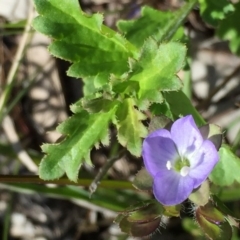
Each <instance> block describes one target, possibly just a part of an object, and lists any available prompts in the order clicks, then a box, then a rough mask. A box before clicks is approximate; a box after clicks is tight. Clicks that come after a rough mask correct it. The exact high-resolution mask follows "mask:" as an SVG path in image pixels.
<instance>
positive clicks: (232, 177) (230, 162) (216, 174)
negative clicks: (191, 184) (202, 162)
mask: <svg viewBox="0 0 240 240" xmlns="http://www.w3.org/2000/svg"><path fill="white" fill-rule="evenodd" d="M219 154H220V160H219V162H218V163H217V165H216V166H215V168H214V169H213V171H212V173H211V174H210V176H209V177H210V180H211V181H212V182H213V183H214V184H216V185H219V186H229V185H231V184H233V183H234V181H237V182H239V183H240V174H239V172H240V159H239V158H238V157H237V156H236V155H235V154H234V153H233V152H232V151H231V149H230V148H229V147H228V146H227V145H223V146H222V147H221V148H220V150H219Z"/></svg>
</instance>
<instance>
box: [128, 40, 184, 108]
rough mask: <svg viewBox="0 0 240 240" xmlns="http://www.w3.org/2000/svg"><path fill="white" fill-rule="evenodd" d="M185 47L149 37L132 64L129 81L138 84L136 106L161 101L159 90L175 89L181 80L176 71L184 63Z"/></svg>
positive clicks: (178, 87) (179, 85)
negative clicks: (159, 42) (158, 41)
mask: <svg viewBox="0 0 240 240" xmlns="http://www.w3.org/2000/svg"><path fill="white" fill-rule="evenodd" d="M185 55H186V47H185V46H184V45H182V44H180V43H176V42H169V43H162V44H160V46H158V45H157V43H156V42H155V41H154V40H153V39H151V38H149V39H148V40H147V41H146V42H145V43H144V46H143V48H142V52H141V56H140V58H139V60H138V61H137V62H135V63H133V64H132V70H131V75H130V77H129V81H134V82H137V83H138V84H139V90H138V98H139V103H138V106H141V105H142V102H144V101H151V102H162V101H163V97H162V95H161V94H160V91H177V90H179V89H180V88H181V87H182V82H181V81H180V79H179V78H178V77H177V75H176V73H177V72H178V71H179V70H180V69H181V67H182V66H183V64H184V60H185Z"/></svg>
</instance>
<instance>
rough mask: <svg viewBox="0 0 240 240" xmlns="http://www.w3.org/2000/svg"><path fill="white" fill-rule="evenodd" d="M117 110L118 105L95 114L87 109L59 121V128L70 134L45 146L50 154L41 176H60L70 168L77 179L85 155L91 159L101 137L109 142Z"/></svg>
mask: <svg viewBox="0 0 240 240" xmlns="http://www.w3.org/2000/svg"><path fill="white" fill-rule="evenodd" d="M115 111H116V107H115V108H112V109H110V110H109V111H108V112H100V113H95V114H89V113H88V112H87V111H84V110H83V111H82V112H79V113H76V114H75V115H73V116H72V117H70V118H69V119H68V120H66V121H65V122H63V123H62V124H61V125H59V127H58V128H57V130H58V131H59V132H61V133H62V134H63V135H66V138H65V139H64V140H63V141H62V142H60V143H58V144H44V145H43V146H42V149H43V151H44V152H45V153H46V154H47V155H46V156H45V157H44V158H43V159H42V162H41V164H40V169H39V175H40V177H41V178H42V179H45V180H50V179H57V178H60V177H61V176H62V175H63V174H64V173H65V172H66V174H67V176H68V178H69V179H70V180H72V181H76V180H77V178H78V171H79V168H80V166H81V164H82V163H83V162H84V159H85V161H88V163H90V159H89V153H90V150H91V148H92V147H93V146H94V145H95V144H97V143H98V142H99V141H104V143H105V144H106V143H108V125H109V122H110V121H111V120H112V118H113V117H114V114H115Z"/></svg>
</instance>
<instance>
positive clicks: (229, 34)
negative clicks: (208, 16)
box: [217, 2, 240, 55]
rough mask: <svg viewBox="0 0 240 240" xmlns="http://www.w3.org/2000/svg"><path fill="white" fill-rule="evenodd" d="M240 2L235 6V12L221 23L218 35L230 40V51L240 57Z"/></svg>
mask: <svg viewBox="0 0 240 240" xmlns="http://www.w3.org/2000/svg"><path fill="white" fill-rule="evenodd" d="M239 16H240V2H239V3H237V4H235V11H234V12H233V14H231V15H229V16H228V17H227V18H226V19H224V21H222V22H221V24H220V26H219V28H218V29H217V35H218V36H219V37H221V38H222V39H224V40H229V45H230V49H231V51H232V52H233V53H236V54H238V55H240V24H239Z"/></svg>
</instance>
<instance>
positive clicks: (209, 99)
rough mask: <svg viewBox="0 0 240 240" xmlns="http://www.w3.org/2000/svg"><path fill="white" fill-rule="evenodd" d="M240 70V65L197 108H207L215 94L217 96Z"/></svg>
mask: <svg viewBox="0 0 240 240" xmlns="http://www.w3.org/2000/svg"><path fill="white" fill-rule="evenodd" d="M239 72H240V65H239V66H238V67H237V68H235V69H234V71H233V72H232V73H231V74H229V75H228V76H226V78H225V79H224V80H223V82H222V83H221V84H220V85H219V86H217V87H216V88H214V89H213V90H212V91H211V92H210V94H209V95H208V97H207V98H206V99H205V100H203V101H202V102H201V103H200V104H199V105H198V106H197V107H196V108H197V109H198V110H200V109H203V108H206V107H207V106H208V105H209V103H210V102H211V100H212V98H213V96H215V95H216V94H217V93H218V92H219V91H220V90H221V89H222V88H223V87H224V86H225V85H226V84H227V83H228V82H229V81H230V80H231V79H232V78H233V77H234V76H235V75H237V74H238V73H239Z"/></svg>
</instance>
